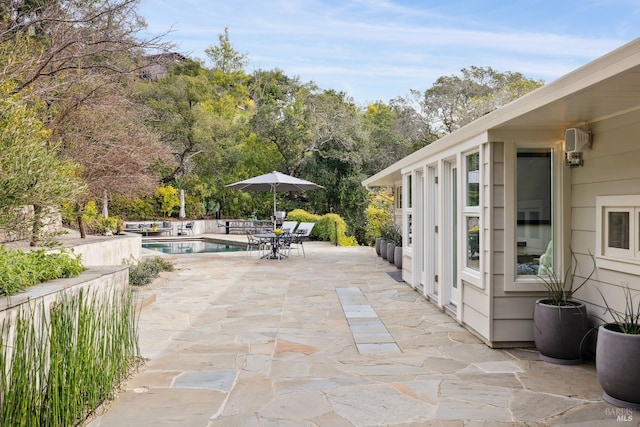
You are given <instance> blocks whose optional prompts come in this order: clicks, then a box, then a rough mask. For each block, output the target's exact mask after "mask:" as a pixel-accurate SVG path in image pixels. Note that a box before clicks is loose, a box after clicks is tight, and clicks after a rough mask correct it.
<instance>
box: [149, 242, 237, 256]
mask: <svg viewBox="0 0 640 427" xmlns="http://www.w3.org/2000/svg"><path fill="white" fill-rule="evenodd" d="M142 247H143V248H144V249H149V250H152V251H156V252H162V253H165V254H200V253H208V252H238V251H244V250H245V249H246V248H245V247H244V246H239V245H233V244H230V243H220V242H211V241H206V240H197V239H193V240H173V241H153V242H142Z"/></svg>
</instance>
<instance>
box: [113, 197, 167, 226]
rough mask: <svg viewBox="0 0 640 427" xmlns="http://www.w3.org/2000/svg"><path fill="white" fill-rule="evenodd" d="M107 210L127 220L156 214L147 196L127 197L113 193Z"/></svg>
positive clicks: (140, 218) (149, 217) (151, 216)
mask: <svg viewBox="0 0 640 427" xmlns="http://www.w3.org/2000/svg"><path fill="white" fill-rule="evenodd" d="M109 211H110V212H113V214H114V215H116V216H119V217H123V218H127V219H128V220H147V219H151V218H153V217H155V216H156V213H155V210H154V207H153V204H152V203H151V201H150V199H149V198H148V197H135V198H131V199H130V198H127V197H124V196H121V195H119V194H114V195H113V198H112V199H111V204H110V206H109Z"/></svg>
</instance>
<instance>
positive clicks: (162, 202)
mask: <svg viewBox="0 0 640 427" xmlns="http://www.w3.org/2000/svg"><path fill="white" fill-rule="evenodd" d="M155 198H156V202H157V203H158V204H159V206H160V211H161V212H162V215H164V216H165V217H170V216H171V213H172V212H173V211H174V210H175V209H176V208H178V209H179V208H180V192H179V191H178V189H177V188H175V187H173V186H171V185H163V186H161V187H158V189H157V190H156V192H155Z"/></svg>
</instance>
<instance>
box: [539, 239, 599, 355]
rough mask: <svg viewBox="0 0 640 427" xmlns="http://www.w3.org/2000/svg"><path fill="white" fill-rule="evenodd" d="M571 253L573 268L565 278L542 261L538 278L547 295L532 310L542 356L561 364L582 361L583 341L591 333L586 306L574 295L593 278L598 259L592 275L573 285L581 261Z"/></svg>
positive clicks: (567, 272) (569, 269) (568, 270)
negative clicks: (574, 297)
mask: <svg viewBox="0 0 640 427" xmlns="http://www.w3.org/2000/svg"><path fill="white" fill-rule="evenodd" d="M571 256H572V259H573V268H571V267H569V268H568V269H567V270H566V272H565V274H564V277H563V278H562V277H559V276H558V275H557V274H556V273H555V272H554V271H553V269H551V268H548V266H547V268H545V266H544V263H542V262H541V266H542V268H541V269H540V271H539V275H538V279H539V280H540V281H541V283H542V284H543V285H544V287H545V289H546V290H547V297H546V298H541V299H538V300H537V301H536V303H535V306H534V312H533V340H534V342H535V344H536V348H537V349H538V351H539V352H540V358H541V359H542V360H544V361H546V362H550V363H555V364H559V365H576V364H580V363H582V360H583V359H582V344H583V342H584V338H585V336H586V335H587V333H588V332H589V323H588V319H587V309H586V306H585V305H584V303H582V302H580V301H577V300H575V299H573V295H574V293H575V292H577V291H578V290H579V289H580V288H581V287H583V286H584V285H585V284H586V283H587V282H588V281H589V279H591V276H593V273H594V272H595V262H594V263H593V268H592V270H591V272H590V273H589V275H588V276H587V277H586V278H584V279H583V280H582V281H581V282H580V284H579V285H578V286H575V287H574V279H575V277H576V276H575V274H576V271H577V269H578V262H577V259H576V257H575V254H574V253H573V252H572V253H571ZM591 259H592V261H593V257H591ZM540 273H542V274H540Z"/></svg>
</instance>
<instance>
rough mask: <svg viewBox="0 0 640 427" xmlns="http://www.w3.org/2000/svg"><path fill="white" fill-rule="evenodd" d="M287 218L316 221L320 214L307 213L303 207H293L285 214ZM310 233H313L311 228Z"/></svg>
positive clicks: (290, 219) (299, 220)
mask: <svg viewBox="0 0 640 427" xmlns="http://www.w3.org/2000/svg"><path fill="white" fill-rule="evenodd" d="M287 220H289V221H298V222H318V221H319V220H320V215H316V214H312V213H309V212H307V211H305V210H303V209H294V210H292V211H291V212H289V213H288V214H287ZM314 228H315V227H314ZM311 234H312V235H313V230H312V231H311Z"/></svg>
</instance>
